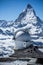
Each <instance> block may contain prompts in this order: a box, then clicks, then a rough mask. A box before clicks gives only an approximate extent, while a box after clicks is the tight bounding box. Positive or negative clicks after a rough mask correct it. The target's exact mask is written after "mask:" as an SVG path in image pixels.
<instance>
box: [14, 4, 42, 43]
mask: <svg viewBox="0 0 43 65" xmlns="http://www.w3.org/2000/svg"><path fill="white" fill-rule="evenodd" d="M21 31H24V32H26V31H27V32H28V33H29V34H30V37H31V38H30V40H31V41H33V42H35V43H36V42H38V43H43V22H42V20H41V19H40V18H39V17H38V16H37V15H36V13H35V11H34V9H33V8H32V6H31V5H29V4H28V5H27V7H26V9H25V10H24V11H23V12H22V13H21V14H20V15H19V16H18V18H17V19H16V20H15V28H14V33H15V38H16V36H17V34H18V35H19V32H21ZM19 36H20V35H19ZM19 36H18V37H19Z"/></svg>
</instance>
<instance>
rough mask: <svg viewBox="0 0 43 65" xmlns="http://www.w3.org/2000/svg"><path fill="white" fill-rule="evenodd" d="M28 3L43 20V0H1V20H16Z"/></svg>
mask: <svg viewBox="0 0 43 65" xmlns="http://www.w3.org/2000/svg"><path fill="white" fill-rule="evenodd" d="M28 3H29V4H31V5H32V7H33V8H34V10H35V12H36V14H37V16H39V17H40V19H42V20H43V0H0V20H7V21H11V20H15V19H16V18H17V17H18V16H19V14H20V13H21V12H22V10H23V9H25V8H26V6H27V4H28Z"/></svg>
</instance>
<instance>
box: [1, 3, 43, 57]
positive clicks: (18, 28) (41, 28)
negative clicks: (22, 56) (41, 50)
mask: <svg viewBox="0 0 43 65" xmlns="http://www.w3.org/2000/svg"><path fill="white" fill-rule="evenodd" d="M13 37H14V39H16V40H18V41H15V40H13ZM21 41H22V42H21ZM27 41H28V43H24V42H27ZM31 42H32V43H33V44H36V45H43V21H42V20H41V19H40V18H39V17H38V16H37V15H36V13H35V11H34V9H33V8H32V6H31V5H29V4H28V5H27V7H26V9H25V10H23V12H22V13H21V14H20V15H19V16H18V18H17V19H16V20H15V21H5V20H0V57H8V56H10V55H12V54H13V53H14V50H13V49H14V48H15V49H17V47H18V48H19V49H20V48H24V47H26V45H29V44H30V43H31ZM25 44H26V45H25Z"/></svg>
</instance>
